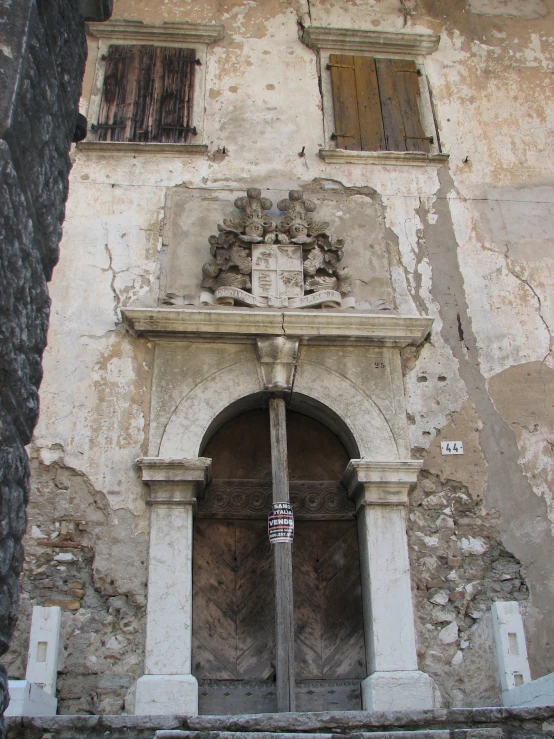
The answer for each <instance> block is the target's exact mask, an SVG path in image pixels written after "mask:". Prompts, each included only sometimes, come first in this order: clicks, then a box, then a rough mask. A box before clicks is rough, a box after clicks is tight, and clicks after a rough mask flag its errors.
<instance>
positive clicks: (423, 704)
mask: <svg viewBox="0 0 554 739" xmlns="http://www.w3.org/2000/svg"><path fill="white" fill-rule="evenodd" d="M362 705H363V708H364V711H406V710H411V709H414V708H419V709H427V708H440V707H441V697H440V693H439V690H438V688H437V686H436V685H435V681H434V680H433V679H432V678H431V677H429V675H427V674H425V672H420V671H419V670H406V671H398V672H374V673H373V674H372V675H369V677H366V679H365V680H362Z"/></svg>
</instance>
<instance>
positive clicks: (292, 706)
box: [269, 396, 296, 712]
mask: <svg viewBox="0 0 554 739" xmlns="http://www.w3.org/2000/svg"><path fill="white" fill-rule="evenodd" d="M269 420H270V430H271V473H272V479H273V502H274V503H289V502H290V500H289V468H288V458H287V421H286V406H285V401H284V400H283V398H280V397H275V396H272V397H270V399H269ZM273 562H274V571H275V671H276V681H277V710H278V711H283V712H286V711H295V710H296V697H295V680H294V614H293V599H292V543H288V542H287V543H285V542H278V543H276V544H273Z"/></svg>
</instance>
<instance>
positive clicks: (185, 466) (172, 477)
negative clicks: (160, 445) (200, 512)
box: [136, 457, 212, 505]
mask: <svg viewBox="0 0 554 739" xmlns="http://www.w3.org/2000/svg"><path fill="white" fill-rule="evenodd" d="M136 463H137V465H138V467H139V468H140V470H141V473H142V481H143V482H144V483H146V484H147V485H148V486H149V488H150V493H149V496H148V498H147V499H146V502H147V503H150V504H154V503H165V504H166V505H168V504H169V505H193V504H194V503H195V500H196V498H197V497H198V496H199V495H201V493H202V492H203V491H204V488H205V487H206V485H207V484H208V483H209V482H210V480H211V473H212V460H211V459H208V458H207V457H196V458H195V459H163V458H161V457H140V458H139V459H137V462H136Z"/></svg>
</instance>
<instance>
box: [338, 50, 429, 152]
mask: <svg viewBox="0 0 554 739" xmlns="http://www.w3.org/2000/svg"><path fill="white" fill-rule="evenodd" d="M329 66H330V70H331V86H332V90H333V105H334V113H335V136H336V140H337V147H338V148H339V149H350V150H353V151H424V152H428V151H429V148H430V147H429V141H428V139H427V138H426V137H425V133H424V131H423V128H422V126H421V120H420V114H419V104H418V100H419V83H418V80H417V69H416V65H415V62H413V61H410V60H407V61H405V60H393V59H373V58H372V57H352V56H344V55H338V54H331V56H330V58H329Z"/></svg>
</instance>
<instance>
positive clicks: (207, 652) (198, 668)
mask: <svg viewBox="0 0 554 739" xmlns="http://www.w3.org/2000/svg"><path fill="white" fill-rule="evenodd" d="M193 586H194V587H193V654H192V664H193V671H194V674H195V675H196V676H197V677H198V678H204V679H235V680H237V679H244V678H259V679H268V678H271V676H272V674H273V672H274V667H273V662H274V656H273V655H274V651H275V649H274V641H275V639H274V633H273V632H274V618H275V617H274V596H273V559H272V554H271V548H270V545H269V541H268V537H267V524H266V523H265V522H264V521H240V520H236V521H221V520H209V519H203V520H196V521H195V526H194V550H193Z"/></svg>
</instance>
